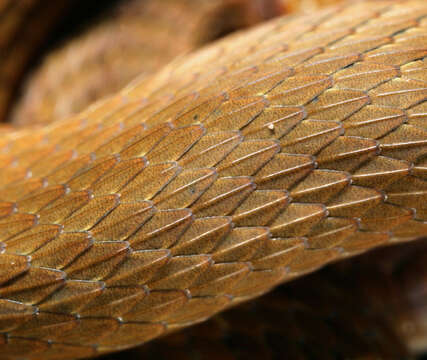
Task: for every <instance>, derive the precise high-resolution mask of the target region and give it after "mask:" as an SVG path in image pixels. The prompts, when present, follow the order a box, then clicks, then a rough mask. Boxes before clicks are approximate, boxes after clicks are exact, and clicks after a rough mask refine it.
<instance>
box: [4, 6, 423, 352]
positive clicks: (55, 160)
mask: <svg viewBox="0 0 427 360" xmlns="http://www.w3.org/2000/svg"><path fill="white" fill-rule="evenodd" d="M426 37H427V5H426V4H425V2H424V1H422V0H418V1H417V0H414V1H411V0H407V1H400V2H390V1H373V2H369V4H366V3H360V4H355V5H348V6H342V7H336V8H328V9H325V10H322V11H320V12H317V13H316V14H310V15H307V16H302V17H292V18H286V17H284V18H281V19H278V20H275V21H272V22H269V23H267V24H265V25H262V26H260V27H257V28H255V29H253V30H250V31H248V32H244V33H240V34H236V35H233V36H231V37H228V38H226V39H224V40H221V41H219V42H217V43H216V44H213V45H210V46H208V47H205V48H203V49H201V50H200V51H198V52H196V53H194V54H191V55H189V56H187V57H183V58H180V59H178V60H176V61H174V62H173V63H171V64H170V65H168V66H167V67H166V68H164V70H162V71H160V72H159V73H157V74H155V75H153V76H152V77H150V78H144V79H142V80H135V81H134V82H133V83H132V84H131V85H129V86H128V87H127V88H125V89H124V90H123V91H121V92H120V93H118V94H116V95H114V96H113V97H111V98H109V99H106V100H103V101H100V102H98V103H97V104H95V105H92V106H91V107H89V108H88V109H87V110H85V111H84V112H83V113H80V114H78V115H76V116H74V117H72V118H69V119H67V120H63V121H59V122H55V123H52V124H51V125H49V126H47V127H44V128H37V129H23V130H19V131H12V130H6V133H5V134H4V135H2V136H1V138H0V169H1V170H0V171H1V173H2V176H1V177H0V186H1V188H0V199H1V200H2V202H0V216H1V218H0V241H1V242H2V245H1V246H2V249H3V252H2V253H1V254H0V264H4V265H2V266H1V268H0V269H1V271H0V282H1V285H0V298H1V300H0V309H1V313H2V315H1V318H0V320H1V322H0V326H1V328H0V331H1V332H2V333H3V334H4V335H3V336H2V337H1V338H0V342H2V344H1V345H0V346H1V349H2V350H3V354H5V357H6V358H7V359H9V358H11V359H16V358H17V359H21V358H25V359H58V358H61V359H67V358H68V359H72V358H83V357H89V356H92V355H97V354H100V353H104V352H111V351H114V350H118V349H122V348H126V347H131V346H134V345H137V344H140V343H143V342H147V341H149V340H151V339H153V338H155V337H157V336H160V335H163V334H166V333H168V332H171V331H174V330H177V329H180V328H183V327H185V326H188V325H190V324H193V323H197V322H200V321H202V320H204V319H206V318H209V317H210V316H212V315H214V314H215V313H217V312H219V311H222V310H224V309H226V308H228V307H230V306H233V305H235V304H238V303H240V302H243V301H246V300H248V299H250V298H253V297H256V296H258V295H260V294H262V293H265V292H267V291H269V290H270V289H271V288H273V287H274V286H276V285H277V284H279V283H282V282H285V281H289V280H292V279H294V278H296V277H299V276H302V275H303V274H306V273H309V272H312V271H314V270H316V269H318V268H320V267H322V266H324V265H325V264H327V263H330V262H332V261H335V260H338V259H342V258H346V257H349V256H352V255H355V254H358V253H361V252H364V251H366V250H368V249H370V248H373V247H376V246H379V245H386V244H390V243H394V242H402V241H408V240H412V239H416V238H418V237H421V236H423V235H425V234H426V230H427V224H426V222H425V221H426V215H427V213H426V209H425V203H426V202H425V197H426V180H425V158H426V153H427V146H426V145H427V126H426V117H425V116H426V115H425V113H426V111H425V107H426V104H427V102H426V98H427V86H426V83H427V82H426V73H427V72H426V60H425V57H426V54H427V50H426V48H425V40H426ZM10 264H14V266H10Z"/></svg>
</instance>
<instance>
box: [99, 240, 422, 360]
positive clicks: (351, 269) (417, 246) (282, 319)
mask: <svg viewBox="0 0 427 360" xmlns="http://www.w3.org/2000/svg"><path fill="white" fill-rule="evenodd" d="M426 245H427V242H426V241H425V240H423V241H417V242H413V243H411V244H404V245H398V246H393V247H388V248H386V249H378V250H377V251H373V252H371V253H370V254H368V255H366V256H362V257H357V258H353V259H351V260H348V261H345V262H340V263H339V264H335V265H331V266H329V267H327V268H326V269H324V270H322V271H319V272H316V273H315V274H312V275H310V276H307V277H304V278H303V279H299V280H297V281H294V282H292V283H290V284H286V285H282V286H280V287H279V288H278V289H276V290H274V291H273V292H272V293H270V294H268V295H266V296H262V297H261V298H259V299H256V300H254V301H251V302H248V303H246V304H244V305H242V306H238V307H236V308H234V309H232V310H229V311H227V312H225V313H222V314H218V315H216V316H215V317H214V318H213V319H211V320H209V321H207V322H205V323H203V324H200V325H197V326H194V327H191V328H189V329H186V330H183V331H181V332H179V333H176V334H172V335H169V336H168V337H166V338H164V339H159V340H157V341H153V342H151V343H149V344H147V345H146V346H143V347H141V348H139V349H132V350H128V351H126V352H122V353H119V354H114V355H110V356H109V357H107V358H106V359H108V360H113V359H117V360H118V359H126V360H139V359H156V360H166V359H170V358H174V359H182V360H184V359H186V360H196V359H197V360H215V359H227V360H240V359H241V360H248V359H249V360H258V359H265V360H275V359H295V360H297V359H298V360H305V359H325V360H326V359H327V360H330V359H359V360H360V359H412V358H413V357H412V356H411V355H414V354H416V353H419V352H421V353H422V351H423V350H424V351H425V338H426V331H427V322H426V304H427V292H426V291H425V284H426V276H427V271H426V270H427V269H426V267H425V261H426V252H425V251H426ZM384 299H387V300H386V301H385V300H384Z"/></svg>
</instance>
